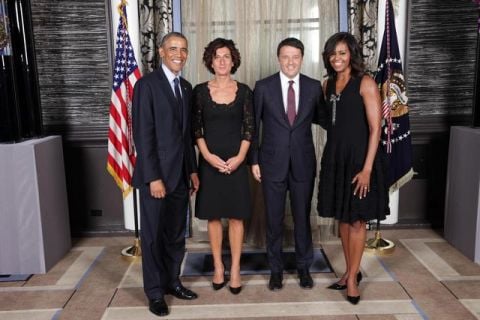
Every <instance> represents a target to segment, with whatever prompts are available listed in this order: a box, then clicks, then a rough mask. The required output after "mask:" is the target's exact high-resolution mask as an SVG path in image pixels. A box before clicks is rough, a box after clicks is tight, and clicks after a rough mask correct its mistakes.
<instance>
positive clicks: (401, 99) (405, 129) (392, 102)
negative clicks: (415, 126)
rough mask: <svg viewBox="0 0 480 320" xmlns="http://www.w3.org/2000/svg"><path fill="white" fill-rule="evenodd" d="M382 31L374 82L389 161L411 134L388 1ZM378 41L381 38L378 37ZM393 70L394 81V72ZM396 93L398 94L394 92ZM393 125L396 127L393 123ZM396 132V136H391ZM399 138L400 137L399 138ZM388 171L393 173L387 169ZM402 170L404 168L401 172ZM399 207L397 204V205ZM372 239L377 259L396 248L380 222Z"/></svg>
mask: <svg viewBox="0 0 480 320" xmlns="http://www.w3.org/2000/svg"><path fill="white" fill-rule="evenodd" d="M381 3H382V2H380V3H379V14H378V16H379V18H380V16H381V12H382V10H381V8H380V4H381ZM384 3H385V10H384V11H383V12H384V17H385V28H384V34H383V40H382V44H381V47H380V54H379V59H378V70H377V74H376V76H375V80H376V82H377V83H378V84H379V89H380V95H381V98H382V117H383V118H384V120H385V125H384V128H383V130H384V132H385V137H384V138H382V140H384V141H382V142H384V147H385V150H386V152H387V154H388V155H389V157H390V158H391V157H392V152H394V153H395V154H397V153H396V152H398V148H399V145H398V144H400V143H406V142H402V141H409V140H407V139H406V138H407V137H408V138H409V135H410V130H409V126H410V125H409V123H408V106H407V97H406V94H405V92H404V83H403V74H402V64H401V53H400V49H399V43H398V39H397V33H396V27H395V15H394V10H393V6H392V3H391V0H386V1H385V2H384ZM379 38H380V35H379ZM394 68H395V69H396V71H395V73H396V75H395V78H394V70H393V69H394ZM394 88H399V89H403V90H402V92H400V93H398V92H397V94H396V96H394V97H392V91H395V90H393V89H394ZM397 91H398V90H397ZM394 109H396V112H395V113H393V110H394ZM400 117H401V118H402V119H403V120H402V121H403V122H402V123H401V124H402V125H400V123H399V122H400V120H399V118H400ZM394 122H395V123H394ZM395 130H397V131H396V132H394V131H395ZM399 135H400V136H399ZM396 138H399V139H398V140H397V145H396V147H395V148H396V149H395V150H392V149H393V144H394V141H395V139H396ZM408 166H409V167H410V168H409V170H406V173H405V172H403V171H402V174H401V175H400V176H399V177H395V178H396V179H394V181H393V184H392V185H390V186H389V187H390V192H392V191H394V190H398V189H399V188H400V187H401V185H403V184H404V183H406V182H407V181H408V180H410V179H411V176H412V174H413V170H412V168H411V162H409V163H408ZM389 170H392V168H391V167H390V168H389ZM402 170H403V168H402ZM397 205H398V204H397ZM376 225H377V226H376V231H375V237H374V238H371V239H368V240H367V241H366V242H365V248H364V250H365V251H366V252H372V253H376V254H380V255H385V254H391V253H393V251H394V249H395V244H394V243H393V242H392V241H390V240H387V239H384V238H382V235H381V232H380V220H379V219H377V224H376Z"/></svg>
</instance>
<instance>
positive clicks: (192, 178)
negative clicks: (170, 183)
mask: <svg viewBox="0 0 480 320" xmlns="http://www.w3.org/2000/svg"><path fill="white" fill-rule="evenodd" d="M190 181H191V182H192V186H191V188H190V195H192V194H194V193H195V192H197V191H198V188H200V179H198V174H197V173H195V172H194V173H192V174H190Z"/></svg>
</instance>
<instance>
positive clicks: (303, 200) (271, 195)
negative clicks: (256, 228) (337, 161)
mask: <svg viewBox="0 0 480 320" xmlns="http://www.w3.org/2000/svg"><path fill="white" fill-rule="evenodd" d="M313 183H314V180H313V179H312V180H309V181H302V182H299V181H295V179H294V178H293V177H292V175H291V174H289V176H288V178H287V180H286V181H280V182H277V181H268V180H267V179H265V177H263V179H262V186H263V188H262V189H263V196H264V199H265V211H266V216H267V256H268V261H269V264H270V270H271V272H272V273H279V272H283V259H282V253H283V250H282V245H283V229H284V227H283V222H284V218H285V200H286V194H287V190H289V191H290V205H291V210H292V216H293V223H294V237H295V257H296V265H297V269H299V270H305V269H309V268H310V266H311V265H312V262H313V245H312V231H311V227H310V207H311V201H312V193H313Z"/></svg>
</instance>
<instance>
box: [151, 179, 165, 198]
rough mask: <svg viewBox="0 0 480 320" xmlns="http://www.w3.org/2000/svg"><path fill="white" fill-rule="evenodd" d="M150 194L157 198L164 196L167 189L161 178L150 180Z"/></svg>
mask: <svg viewBox="0 0 480 320" xmlns="http://www.w3.org/2000/svg"><path fill="white" fill-rule="evenodd" d="M150 195H151V196H152V197H154V198H157V199H162V198H165V196H166V195H167V191H166V190H165V185H164V184H163V181H162V180H161V179H158V180H154V181H151V182H150Z"/></svg>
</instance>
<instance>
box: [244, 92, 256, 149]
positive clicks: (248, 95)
mask: <svg viewBox="0 0 480 320" xmlns="http://www.w3.org/2000/svg"><path fill="white" fill-rule="evenodd" d="M245 91H246V92H245V100H244V104H243V125H242V139H243V140H247V141H252V140H253V136H254V135H255V118H254V116H253V94H252V90H250V88H249V87H248V86H247V85H245Z"/></svg>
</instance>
